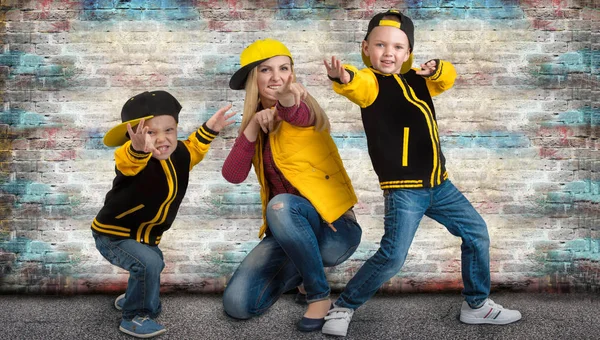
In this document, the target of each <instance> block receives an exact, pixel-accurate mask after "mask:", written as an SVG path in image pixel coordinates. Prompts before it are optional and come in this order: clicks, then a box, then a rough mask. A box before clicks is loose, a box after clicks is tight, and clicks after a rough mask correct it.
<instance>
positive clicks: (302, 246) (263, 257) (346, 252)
mask: <svg viewBox="0 0 600 340" xmlns="http://www.w3.org/2000/svg"><path fill="white" fill-rule="evenodd" d="M267 224H268V226H269V230H270V231H271V234H270V235H268V236H266V237H264V238H263V239H262V240H261V241H260V243H259V244H258V245H257V246H256V247H255V248H254V249H252V251H251V252H250V253H249V254H248V256H246V258H245V259H244V260H243V261H242V263H241V264H240V266H239V267H238V268H237V270H236V271H235V273H234V274H233V276H232V277H231V280H229V283H228V284H227V288H226V289H225V292H224V294H223V307H224V308H225V312H226V313H227V314H228V315H229V316H231V317H233V318H236V319H249V318H251V317H253V316H257V315H260V314H262V313H264V312H265V311H266V310H267V309H268V308H269V307H271V306H272V305H273V304H274V303H275V301H277V300H278V299H279V297H280V296H281V295H282V294H283V293H284V292H286V291H288V290H290V289H292V288H295V287H297V286H298V285H300V284H303V285H304V289H305V290H306V298H307V301H308V302H309V303H310V302H314V301H318V300H324V299H327V298H328V297H329V293H330V288H329V284H328V283H327V278H326V277H325V269H324V267H333V266H336V265H338V264H340V263H342V262H344V261H345V260H347V259H348V258H349V257H350V256H351V255H352V254H353V253H354V251H355V250H356V248H357V247H358V245H359V243H360V238H361V234H362V230H361V228H360V226H359V225H358V223H357V222H356V217H355V216H354V212H353V211H352V210H348V211H347V212H346V213H344V215H342V216H341V217H340V218H338V219H337V220H335V221H334V222H333V223H332V224H333V226H334V227H335V229H337V232H335V231H333V229H331V228H330V227H329V226H328V225H327V222H325V221H323V220H322V219H321V216H319V214H318V213H317V211H316V210H315V208H314V207H313V206H312V204H311V203H310V202H309V201H308V200H307V199H305V198H303V197H301V196H297V195H292V194H280V195H277V196H275V197H274V198H273V199H271V201H270V202H269V204H268V206H267Z"/></svg>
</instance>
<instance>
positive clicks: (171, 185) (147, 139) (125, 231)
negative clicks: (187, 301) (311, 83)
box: [92, 91, 235, 338]
mask: <svg viewBox="0 0 600 340" xmlns="http://www.w3.org/2000/svg"><path fill="white" fill-rule="evenodd" d="M230 108H231V105H227V106H226V107H223V108H221V109H219V110H218V111H217V112H216V113H215V114H214V115H213V116H212V117H210V118H209V119H208V121H206V122H205V123H204V124H203V125H202V126H201V127H200V128H199V129H198V130H196V131H195V132H194V133H192V134H191V135H190V136H189V138H188V139H187V140H185V141H178V140H177V124H178V122H179V112H180V111H181V105H180V104H179V102H178V101H177V99H175V97H173V96H172V95H171V94H170V93H168V92H166V91H153V92H144V93H140V94H138V95H136V96H134V97H132V98H130V99H129V100H128V101H127V102H126V103H125V105H124V106H123V109H122V111H121V119H122V123H121V124H119V125H118V126H116V127H114V128H112V129H111V130H110V131H108V133H107V134H106V135H105V136H104V144H106V145H107V146H120V147H119V148H118V149H117V150H116V151H115V162H116V173H117V176H116V177H115V179H114V181H113V187H112V189H111V190H110V191H109V192H108V193H107V194H106V198H105V201H104V206H103V207H102V209H101V210H100V212H99V213H98V215H97V216H96V218H95V219H94V221H93V222H92V234H93V236H94V239H95V241H96V248H97V249H98V250H99V251H100V253H101V254H102V256H104V258H106V259H107V260H108V261H109V262H110V263H112V264H114V265H115V266H118V267H121V268H123V269H125V270H127V271H129V281H128V283H127V290H126V292H125V294H122V295H120V296H119V297H117V299H116V300H115V303H114V305H115V307H116V308H117V309H119V310H122V320H121V324H120V326H119V330H121V331H122V332H124V333H127V334H129V335H132V336H135V337H138V338H149V337H153V336H156V335H159V334H162V333H164V332H165V331H166V329H165V328H164V327H163V326H162V325H160V324H159V323H157V322H156V321H155V320H154V319H155V318H156V317H157V316H158V315H159V314H160V312H161V303H160V298H159V293H160V273H161V271H162V270H163V268H164V266H165V265H164V260H163V254H162V252H161V250H160V249H159V248H158V244H159V243H160V240H161V237H162V234H163V232H165V231H166V230H167V229H169V228H170V227H171V224H172V223H173V221H174V220H175V216H176V215H177V210H178V209H179V205H180V204H181V201H182V199H183V196H184V195H185V191H186V189H187V185H188V178H189V172H190V170H191V169H192V168H193V167H194V166H195V165H196V164H198V163H199V162H200V161H201V160H202V159H203V158H204V156H205V154H206V152H208V149H209V147H210V143H211V141H212V140H213V139H214V138H216V137H217V135H218V134H219V131H221V129H223V128H225V127H226V126H228V125H230V124H233V123H234V121H233V120H230V118H232V117H233V115H235V113H229V114H226V112H227V111H228V110H229V109H230ZM136 125H137V126H136Z"/></svg>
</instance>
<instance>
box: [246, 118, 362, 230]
mask: <svg viewBox="0 0 600 340" xmlns="http://www.w3.org/2000/svg"><path fill="white" fill-rule="evenodd" d="M257 141H258V142H257V143H256V150H255V152H254V157H253V158H252V164H253V165H254V170H255V171H256V177H257V178H258V182H259V184H260V198H261V201H262V216H263V225H262V226H261V228H260V231H259V233H258V237H260V238H262V237H263V235H264V234H265V231H266V230H267V219H266V213H267V204H268V202H269V185H268V183H267V180H266V178H265V171H264V164H263V143H264V135H263V134H262V133H259V136H258V139H257ZM268 141H269V143H271V151H272V153H273V159H274V161H275V165H276V166H277V168H278V169H279V170H280V171H281V173H282V174H283V176H285V178H286V179H287V180H288V181H289V182H290V183H291V184H292V185H293V186H294V188H296V189H297V190H298V191H299V192H300V194H301V195H302V196H303V197H304V198H306V199H307V200H308V201H310V203H311V204H312V205H313V206H314V207H315V209H316V210H317V212H318V213H319V215H321V218H323V219H324V220H325V221H327V222H328V223H332V222H333V221H335V220H337V219H338V218H339V217H340V216H342V214H343V213H345V212H346V211H347V210H348V209H350V208H351V207H352V206H354V204H356V202H358V199H357V198H356V194H355V193H354V188H353V187H352V183H351V182H350V178H349V177H348V174H347V173H346V170H345V169H344V164H343V163H342V159H341V158H340V155H339V153H338V149H337V146H336V145H335V143H334V142H333V139H332V138H331V136H330V135H329V131H322V132H317V131H315V128H314V127H313V126H310V127H298V126H294V125H291V124H289V123H287V122H285V121H284V122H281V127H280V128H279V130H278V131H277V132H276V133H270V134H269V139H268Z"/></svg>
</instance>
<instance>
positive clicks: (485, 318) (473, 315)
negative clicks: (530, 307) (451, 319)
mask: <svg viewBox="0 0 600 340" xmlns="http://www.w3.org/2000/svg"><path fill="white" fill-rule="evenodd" d="M520 319H521V313H520V312H519V311H518V310H511V309H506V308H504V307H502V306H501V305H498V304H496V303H495V302H494V301H492V299H487V300H485V303H484V304H483V305H482V306H481V307H479V308H475V309H473V308H471V307H470V306H469V304H468V303H467V302H466V301H463V303H462V307H461V308H460V321H462V322H464V323H468V324H472V325H475V324H484V323H486V324H492V325H506V324H509V323H512V322H515V321H517V320H520Z"/></svg>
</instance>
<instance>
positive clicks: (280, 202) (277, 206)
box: [267, 194, 291, 211]
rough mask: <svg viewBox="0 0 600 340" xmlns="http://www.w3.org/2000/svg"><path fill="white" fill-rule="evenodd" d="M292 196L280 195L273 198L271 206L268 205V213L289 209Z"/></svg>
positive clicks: (270, 202)
mask: <svg viewBox="0 0 600 340" xmlns="http://www.w3.org/2000/svg"><path fill="white" fill-rule="evenodd" d="M290 196H291V194H279V195H277V196H275V197H273V198H272V199H271V200H270V201H269V204H267V211H269V210H274V211H279V210H281V209H284V208H287V207H288V202H289V197H290Z"/></svg>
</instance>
